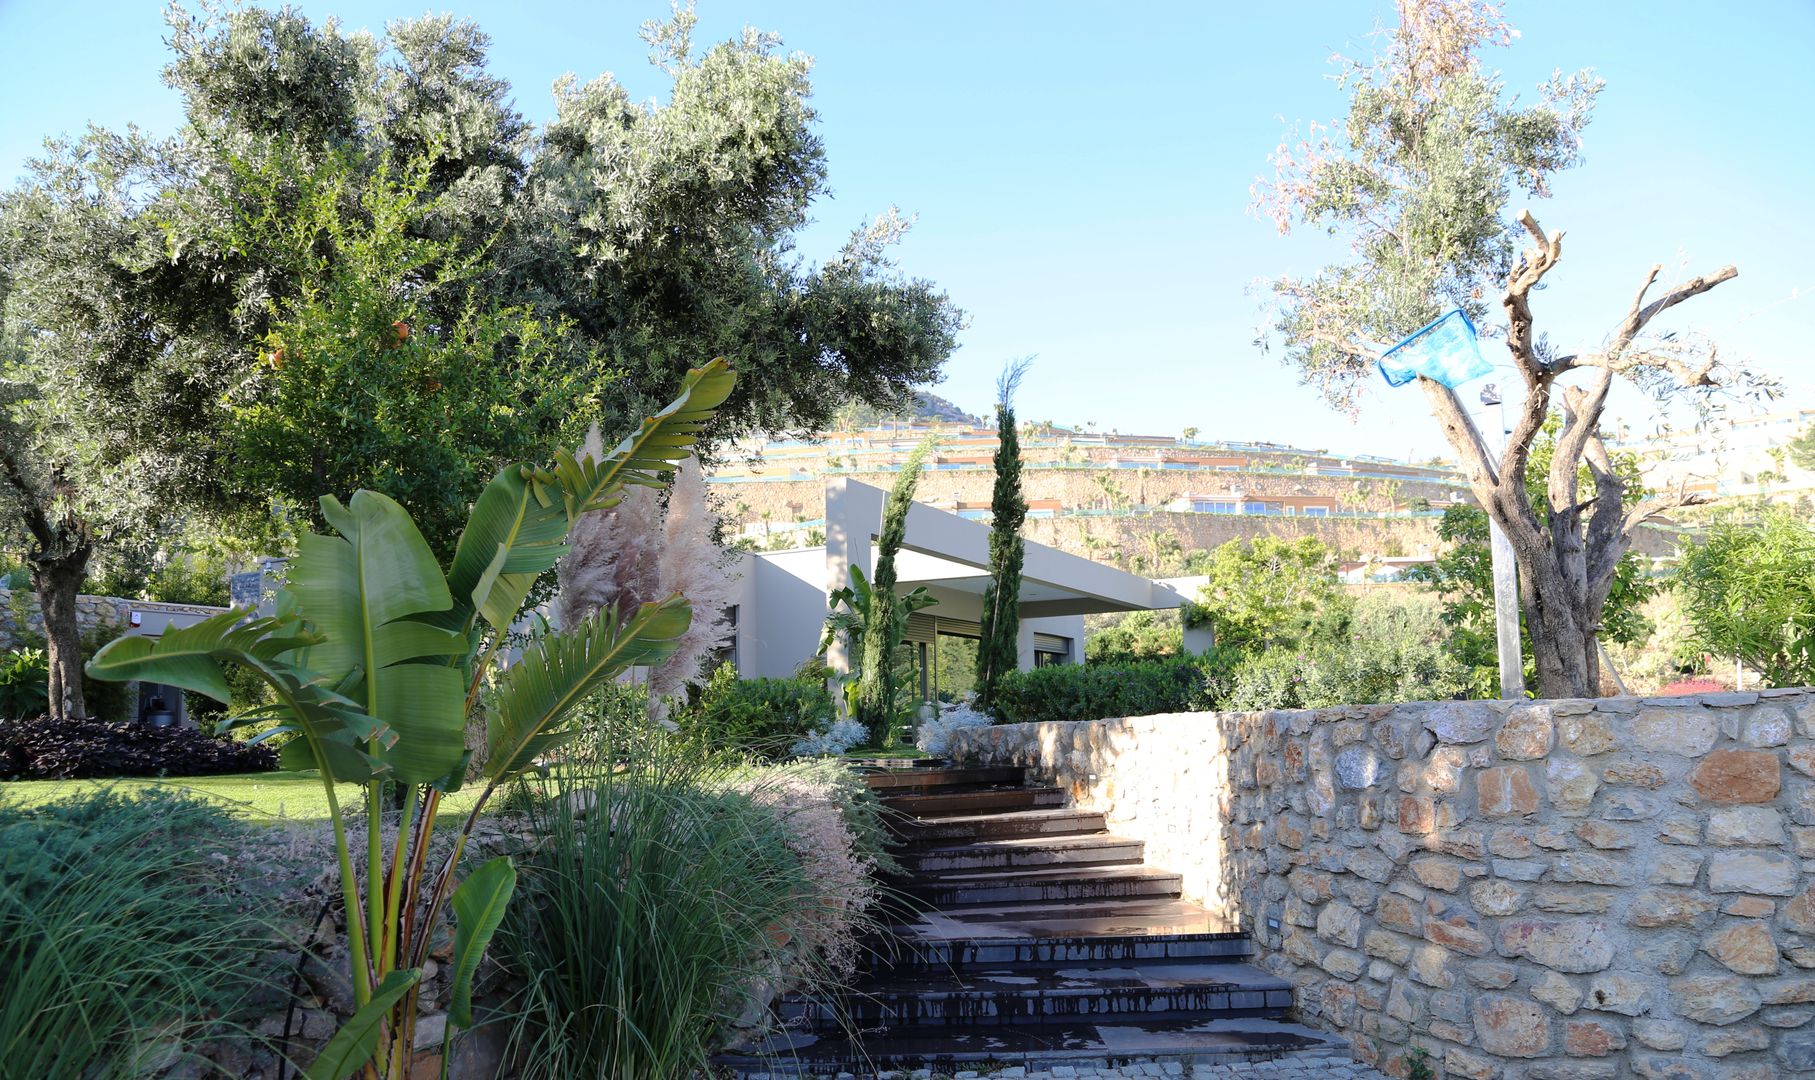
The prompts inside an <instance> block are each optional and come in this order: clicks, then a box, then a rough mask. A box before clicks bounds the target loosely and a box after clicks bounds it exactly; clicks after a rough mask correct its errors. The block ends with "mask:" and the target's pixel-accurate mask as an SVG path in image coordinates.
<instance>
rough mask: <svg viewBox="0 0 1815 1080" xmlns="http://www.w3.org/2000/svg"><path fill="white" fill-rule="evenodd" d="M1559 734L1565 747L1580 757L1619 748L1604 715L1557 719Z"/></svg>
mask: <svg viewBox="0 0 1815 1080" xmlns="http://www.w3.org/2000/svg"><path fill="white" fill-rule="evenodd" d="M1556 724H1557V734H1558V735H1559V736H1560V737H1561V738H1562V740H1563V746H1564V747H1565V748H1566V749H1567V750H1568V751H1569V752H1570V753H1572V754H1575V755H1577V756H1578V757H1593V756H1594V755H1596V754H1605V753H1607V752H1608V751H1609V750H1613V749H1615V748H1617V747H1618V746H1619V740H1618V739H1617V738H1615V737H1614V734H1613V727H1612V725H1611V724H1610V723H1609V721H1608V717H1607V716H1606V714H1604V713H1574V714H1570V715H1565V716H1558V717H1557V718H1556Z"/></svg>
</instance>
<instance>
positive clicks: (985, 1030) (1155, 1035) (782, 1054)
mask: <svg viewBox="0 0 1815 1080" xmlns="http://www.w3.org/2000/svg"><path fill="white" fill-rule="evenodd" d="M855 1035H856V1037H855V1038H853V1037H851V1036H848V1035H844V1034H839V1035H816V1034H812V1033H807V1032H780V1033H777V1034H775V1035H773V1036H771V1037H770V1038H769V1039H767V1040H765V1041H763V1042H762V1043H759V1044H757V1045H756V1046H752V1047H749V1048H746V1049H744V1050H742V1051H739V1052H735V1053H728V1054H723V1055H720V1056H719V1057H718V1058H716V1059H715V1063H716V1064H719V1065H721V1066H723V1067H725V1068H728V1069H730V1070H732V1073H733V1075H734V1076H738V1077H747V1076H753V1075H758V1074H762V1073H768V1074H770V1075H772V1076H811V1075H814V1074H816V1073H822V1072H823V1073H837V1072H850V1073H854V1074H856V1075H858V1076H874V1075H876V1073H877V1072H880V1071H883V1070H890V1069H933V1070H935V1071H936V1072H937V1071H944V1072H959V1071H962V1070H963V1069H966V1068H970V1067H972V1066H971V1065H970V1064H969V1063H973V1062H985V1061H987V1062H1002V1063H1003V1064H1007V1065H1026V1066H1035V1065H1062V1064H1067V1063H1072V1064H1080V1065H1081V1064H1086V1063H1101V1064H1104V1065H1108V1066H1112V1067H1113V1066H1118V1065H1122V1064H1126V1063H1127V1062H1130V1061H1135V1060H1139V1059H1142V1058H1152V1057H1161V1058H1164V1057H1182V1058H1194V1059H1196V1060H1197V1061H1199V1062H1200V1063H1202V1064H1211V1063H1215V1062H1219V1061H1226V1062H1236V1061H1251V1060H1252V1061H1262V1060H1271V1059H1275V1058H1280V1057H1282V1056H1283V1057H1284V1058H1285V1060H1286V1061H1287V1062H1290V1061H1291V1060H1292V1058H1293V1056H1294V1055H1295V1054H1298V1055H1305V1054H1315V1055H1319V1056H1320V1057H1321V1056H1322V1055H1334V1054H1337V1053H1339V1052H1346V1050H1347V1048H1348V1044H1347V1043H1346V1042H1345V1041H1344V1040H1342V1039H1341V1038H1338V1037H1336V1036H1332V1035H1330V1034H1328V1033H1326V1032H1321V1031H1315V1030H1312V1029H1311V1028H1306V1027H1300V1026H1298V1025H1296V1024H1286V1023H1280V1022H1278V1021H1272V1020H1208V1021H1162V1022H1141V1023H1133V1022H1103V1023H1092V1022H1088V1021H1084V1022H1079V1023H1076V1024H1064V1025H1057V1024H1055V1025H1046V1026H1041V1027H1030V1028H1004V1027H999V1026H993V1025H991V1026H979V1027H952V1028H947V1029H945V1030H943V1031H941V1032H939V1033H938V1034H935V1035H928V1034H922V1033H918V1032H912V1033H909V1032H903V1033H896V1032H869V1031H864V1032H857V1033H855ZM1345 1056H1346V1055H1345ZM945 1066H951V1067H950V1068H944V1067H945Z"/></svg>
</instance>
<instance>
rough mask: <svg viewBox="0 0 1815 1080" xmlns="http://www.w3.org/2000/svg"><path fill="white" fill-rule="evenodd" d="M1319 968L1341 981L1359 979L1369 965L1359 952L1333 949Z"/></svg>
mask: <svg viewBox="0 0 1815 1080" xmlns="http://www.w3.org/2000/svg"><path fill="white" fill-rule="evenodd" d="M1319 966H1320V967H1322V968H1323V969H1324V970H1325V971H1327V972H1329V973H1330V974H1332V975H1334V976H1336V977H1337V978H1339V979H1358V978H1360V977H1361V971H1362V969H1363V968H1364V967H1366V966H1367V963H1366V961H1365V960H1364V959H1363V957H1362V955H1361V954H1360V953H1358V952H1351V951H1350V950H1348V949H1331V950H1330V951H1329V952H1328V953H1327V954H1326V955H1325V956H1324V958H1323V959H1322V960H1321V961H1320V962H1319Z"/></svg>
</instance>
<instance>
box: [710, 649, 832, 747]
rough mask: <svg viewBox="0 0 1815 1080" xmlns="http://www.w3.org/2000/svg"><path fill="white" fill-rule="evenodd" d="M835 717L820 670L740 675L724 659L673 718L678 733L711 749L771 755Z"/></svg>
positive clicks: (824, 726)
mask: <svg viewBox="0 0 1815 1080" xmlns="http://www.w3.org/2000/svg"><path fill="white" fill-rule="evenodd" d="M835 716H836V713H835V711H834V710H833V707H832V694H831V691H829V690H828V689H827V688H826V680H825V674H824V672H823V670H821V671H806V672H803V673H802V674H799V675H796V676H795V677H793V678H791V679H740V678H738V677H737V672H736V670H735V669H733V668H732V667H731V665H730V664H722V665H720V666H719V667H718V669H717V670H715V671H714V672H713V673H712V677H711V679H710V680H708V681H707V683H706V685H705V687H704V688H703V689H702V690H701V691H700V693H699V697H698V699H697V700H695V701H694V702H693V703H692V704H691V705H689V706H688V707H687V708H686V709H685V710H684V711H682V712H680V713H678V714H677V715H675V717H674V721H675V723H676V724H678V725H679V726H680V729H681V731H682V732H683V733H684V734H686V735H687V736H689V737H691V738H694V739H697V740H699V741H700V742H702V743H704V744H706V745H707V746H710V747H712V748H714V749H723V750H742V751H745V752H748V753H751V754H755V755H756V756H758V757H762V758H768V759H770V760H774V759H779V758H784V757H787V756H788V751H789V748H791V747H792V746H793V745H794V744H795V743H796V742H799V741H800V739H801V738H802V737H803V736H805V735H806V734H808V733H809V732H812V731H824V730H826V728H827V727H829V726H830V725H831V723H832V720H833V719H834V718H835Z"/></svg>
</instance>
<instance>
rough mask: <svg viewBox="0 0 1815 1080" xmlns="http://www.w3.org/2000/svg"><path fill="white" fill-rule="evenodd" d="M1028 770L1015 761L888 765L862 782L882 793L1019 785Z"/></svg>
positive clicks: (866, 776) (869, 774)
mask: <svg viewBox="0 0 1815 1080" xmlns="http://www.w3.org/2000/svg"><path fill="white" fill-rule="evenodd" d="M1025 780H1026V770H1024V769H1021V768H1018V767H1016V766H1013V765H977V766H959V767H954V768H949V769H888V770H878V771H876V772H872V773H867V774H865V776H864V778H863V782H864V783H865V784H868V785H869V787H870V790H871V791H874V792H876V793H877V794H879V795H886V794H888V793H891V792H900V791H924V790H933V789H948V788H965V787H995V786H1004V787H1020V786H1021V785H1022V784H1023V783H1024V782H1025Z"/></svg>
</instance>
